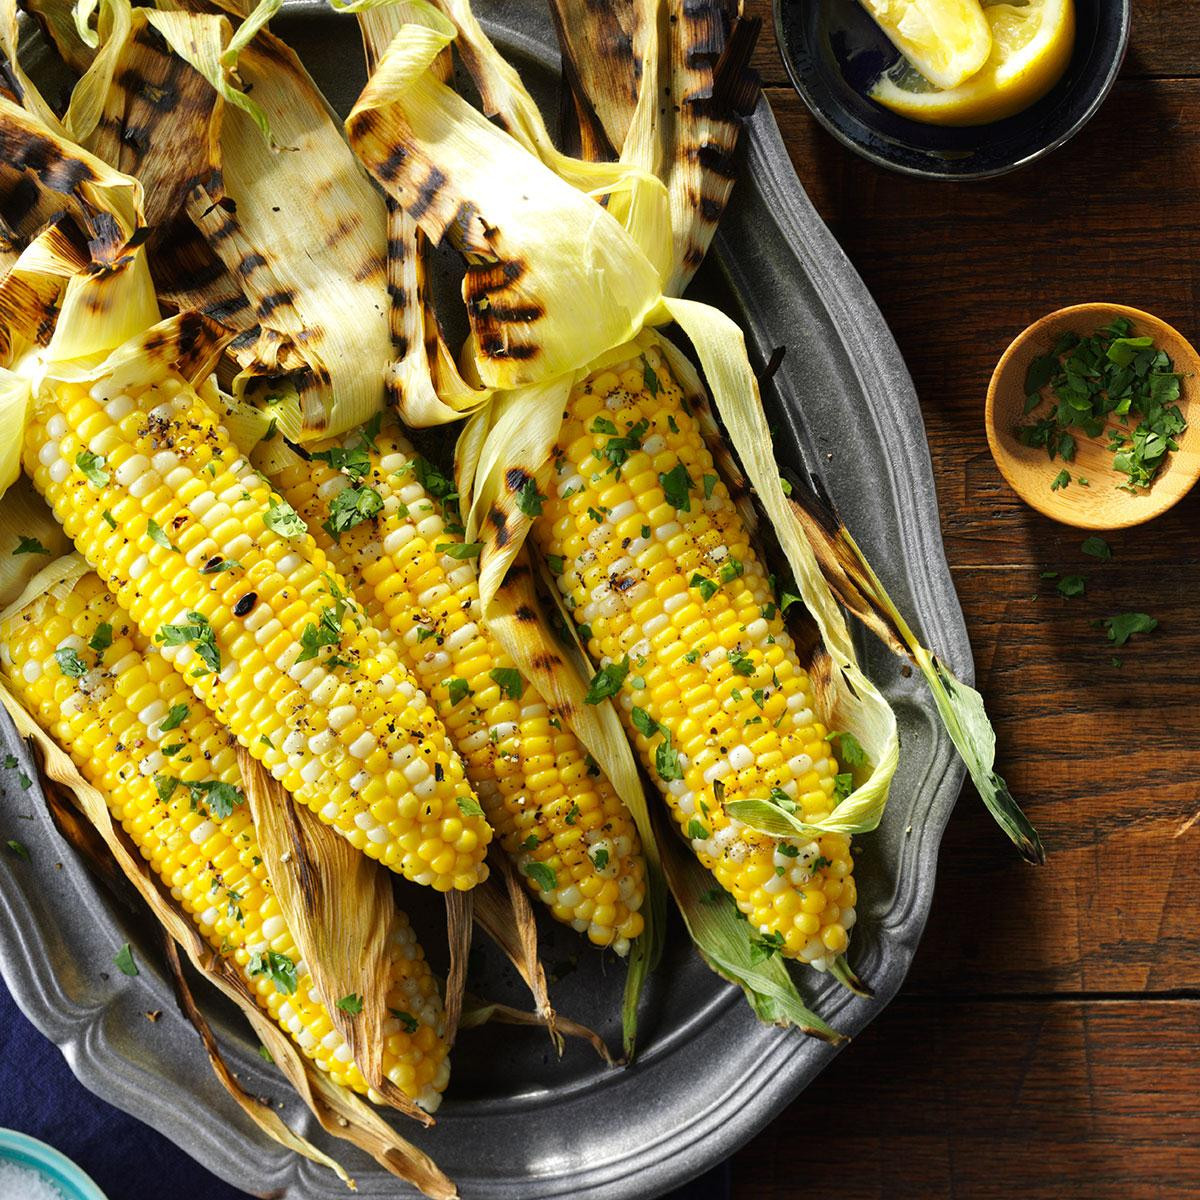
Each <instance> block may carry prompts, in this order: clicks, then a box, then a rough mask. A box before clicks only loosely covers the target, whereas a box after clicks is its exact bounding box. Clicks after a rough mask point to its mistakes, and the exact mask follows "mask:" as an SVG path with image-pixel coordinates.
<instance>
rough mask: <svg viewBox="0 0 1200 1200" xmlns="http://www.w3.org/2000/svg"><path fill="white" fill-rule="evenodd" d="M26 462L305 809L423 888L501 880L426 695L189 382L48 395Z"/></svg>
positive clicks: (141, 613) (102, 385) (108, 381)
mask: <svg viewBox="0 0 1200 1200" xmlns="http://www.w3.org/2000/svg"><path fill="white" fill-rule="evenodd" d="M74 282H75V281H73V283H74ZM85 286H86V284H85ZM24 460H25V467H26V470H27V471H28V472H29V474H30V475H31V477H32V478H33V481H34V485H35V486H36V487H37V489H38V490H39V491H40V492H41V493H42V494H43V495H44V496H45V498H46V499H47V501H48V502H49V503H50V506H51V507H52V509H53V510H54V513H55V516H56V517H57V518H58V519H59V521H61V522H62V524H63V526H64V527H65V529H66V531H67V533H68V534H69V535H70V536H71V538H72V539H73V540H74V541H75V544H76V546H77V547H78V548H79V550H80V552H81V553H82V554H83V556H84V557H85V558H86V559H87V561H88V562H89V563H90V564H91V565H92V566H93V567H94V568H95V569H96V570H97V571H98V572H99V574H100V575H101V576H102V577H103V578H104V579H105V581H106V582H107V583H108V584H109V586H110V587H111V588H113V590H114V591H115V592H116V594H117V596H118V600H119V602H120V604H121V606H122V608H123V609H124V610H125V611H126V612H128V613H129V614H130V616H132V618H133V619H134V621H135V622H136V623H137V625H138V627H139V628H140V629H141V631H142V633H143V634H144V635H145V636H146V637H147V638H148V639H150V640H152V641H154V642H155V643H156V644H157V645H158V646H159V647H160V648H161V651H162V654H163V656H164V657H165V658H166V659H167V660H168V661H170V662H172V663H173V664H174V665H175V666H176V667H177V668H178V669H179V670H180V671H181V672H183V673H185V675H186V677H187V680H188V682H189V683H190V684H191V686H192V688H193V690H194V691H195V692H196V694H197V695H198V696H199V697H200V698H201V699H202V700H203V701H204V702H205V703H206V704H208V705H209V707H210V708H212V710H213V711H214V712H215V713H216V714H217V716H218V718H219V719H220V720H221V721H222V722H223V723H224V724H226V725H228V726H229V728H230V729H231V730H232V731H233V732H234V733H235V734H236V735H237V737H238V739H239V740H240V741H241V742H242V744H243V745H244V746H246V748H247V749H248V750H249V751H250V752H251V753H252V754H253V755H254V756H255V757H256V758H258V759H260V760H261V761H262V762H263V763H264V765H265V766H266V767H267V768H268V770H270V772H271V773H272V775H274V776H275V778H276V779H279V780H280V781H281V782H282V783H283V785H284V786H285V787H286V788H287V789H288V791H290V792H291V793H292V794H293V796H295V797H296V798H297V799H298V800H300V801H302V802H303V803H305V804H307V805H308V806H309V807H310V808H311V809H312V810H313V811H314V812H316V813H317V814H318V816H320V818H321V819H322V820H324V821H325V822H326V823H327V824H329V825H331V826H333V827H334V828H335V829H336V830H337V831H338V832H339V833H341V834H342V835H343V836H345V837H346V838H347V839H349V840H350V841H351V842H352V843H353V844H354V845H355V846H357V847H358V848H360V849H361V850H363V851H364V852H365V853H366V854H368V855H370V856H371V857H373V858H377V859H379V860H380V861H382V862H383V863H385V864H386V865H387V866H389V867H391V868H392V869H394V870H397V871H399V872H401V873H402V874H404V875H405V876H406V877H408V878H409V879H412V880H415V881H416V882H418V883H422V884H428V885H431V886H433V887H435V888H437V889H438V890H441V891H445V890H449V889H451V888H458V889H467V888H470V887H473V886H474V885H475V884H476V883H478V882H479V881H480V880H481V879H482V878H484V877H485V876H486V872H487V868H486V865H485V864H484V861H483V857H484V853H485V850H486V847H487V843H488V841H489V839H490V836H491V831H490V829H489V827H488V825H487V823H486V821H485V820H484V818H483V816H482V814H481V812H480V810H479V807H478V805H477V804H476V802H475V800H474V797H473V795H472V793H471V790H470V787H469V785H468V784H467V781H466V779H465V778H464V774H463V767H462V763H461V761H460V759H459V758H458V756H457V754H455V752H454V750H453V748H452V747H451V745H450V743H449V741H448V739H447V737H446V733H445V730H444V729H443V728H442V727H441V725H440V723H439V722H438V720H437V717H436V715H435V714H434V711H433V709H432V708H431V706H430V705H429V703H428V701H427V700H426V698H425V696H424V694H423V693H422V692H421V690H420V689H419V687H418V686H417V685H416V683H415V681H414V680H413V679H412V677H411V675H410V673H409V672H408V671H407V669H406V668H405V667H404V665H403V664H402V663H400V662H399V661H398V659H397V657H396V655H395V653H394V651H392V650H391V649H390V648H389V647H388V646H386V645H384V644H383V643H382V641H381V639H380V637H379V634H378V632H377V631H376V630H375V629H374V628H373V627H372V626H370V625H369V624H364V627H363V628H359V623H360V622H359V621H358V619H357V614H356V612H355V610H354V608H353V605H352V604H351V603H350V602H349V601H348V599H347V596H346V589H345V586H344V584H343V583H342V581H341V580H340V579H338V577H337V575H336V573H335V572H334V571H332V570H331V569H330V566H329V563H328V561H327V560H326V558H325V555H324V554H323V553H322V552H321V551H320V550H318V549H317V548H316V546H315V545H314V544H313V542H312V539H311V537H310V536H309V534H308V532H307V530H306V529H305V527H304V524H303V522H302V521H301V520H300V519H299V517H297V516H296V514H295V513H294V512H293V511H292V510H291V508H290V507H289V506H288V505H287V504H286V503H285V502H282V501H280V500H279V499H278V498H277V497H275V496H274V495H272V493H271V489H270V488H269V487H268V486H267V484H266V483H265V481H264V480H263V479H262V477H261V476H260V475H258V474H257V472H255V471H254V469H253V468H252V467H251V466H250V464H249V462H248V461H247V460H246V459H245V458H244V457H243V456H241V455H240V454H239V453H238V451H237V450H236V448H235V447H234V446H233V445H232V444H231V442H230V439H229V436H228V434H227V432H226V430H225V429H224V428H223V427H222V426H221V425H220V424H219V423H218V421H217V420H216V418H215V416H214V414H213V412H212V410H211V409H210V407H209V406H208V405H207V404H206V403H205V401H204V400H203V399H201V398H200V396H199V395H198V394H197V393H196V391H195V390H194V389H193V388H192V387H191V386H189V385H188V384H187V382H186V381H185V380H184V379H182V378H181V377H179V376H178V375H177V374H175V373H174V372H172V371H170V370H165V369H161V370H159V371H158V372H150V371H147V372H146V373H145V377H144V378H143V379H142V380H141V382H140V386H137V387H134V386H131V385H129V384H127V383H117V382H115V381H114V380H113V379H112V378H111V377H106V376H105V375H104V374H101V375H100V377H99V379H98V380H97V381H94V382H91V384H90V386H89V383H88V382H83V383H80V382H73V381H63V380H58V381H55V380H50V381H48V382H47V383H45V384H43V386H42V387H41V388H40V390H39V392H38V394H37V396H36V398H35V404H34V412H33V414H32V416H31V419H30V421H29V424H28V427H27V429H26V433H25V452H24Z"/></svg>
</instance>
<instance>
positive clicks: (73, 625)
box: [0, 572, 449, 1111]
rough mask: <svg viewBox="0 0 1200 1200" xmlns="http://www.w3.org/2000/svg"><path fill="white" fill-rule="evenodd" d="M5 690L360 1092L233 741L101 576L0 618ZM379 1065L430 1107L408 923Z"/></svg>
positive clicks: (259, 990)
mask: <svg viewBox="0 0 1200 1200" xmlns="http://www.w3.org/2000/svg"><path fill="white" fill-rule="evenodd" d="M0 663H2V664H3V669H4V672H5V674H6V676H7V677H8V679H9V681H10V685H11V687H12V689H13V691H14V692H15V694H16V695H17V697H18V698H19V699H20V700H21V701H22V702H23V703H24V704H25V706H26V708H27V709H28V710H29V711H30V712H31V713H32V714H33V715H34V716H35V717H36V718H37V719H38V720H39V721H40V722H41V724H42V725H43V727H44V728H45V729H46V730H48V731H49V732H50V733H51V734H52V735H53V736H54V737H55V738H56V739H57V740H58V742H59V744H60V745H61V746H62V747H63V748H64V749H65V750H66V751H67V752H68V753H69V754H70V755H71V757H72V758H73V759H74V761H75V763H76V765H77V766H78V768H79V770H80V771H81V772H82V774H83V775H84V776H85V777H86V778H87V779H88V780H89V781H90V782H91V783H93V784H94V785H95V786H96V787H97V788H99V789H100V791H101V792H103V793H104V795H105V797H106V799H107V802H108V805H109V809H110V811H111V812H112V815H113V818H114V820H116V821H118V822H119V823H120V824H121V826H122V827H123V828H124V830H125V832H126V833H127V834H128V835H129V837H130V839H131V840H132V841H133V843H134V844H135V845H136V846H137V848H138V850H139V852H140V853H141V854H142V856H143V857H144V858H145V859H146V860H147V862H149V863H150V865H151V866H152V867H153V869H154V870H155V872H156V873H157V874H158V876H159V877H160V878H161V879H162V881H163V883H164V884H165V885H166V886H167V887H168V888H170V889H171V892H172V894H173V895H174V896H175V898H176V899H177V900H178V901H179V902H180V903H181V904H182V905H183V907H184V908H185V909H186V910H187V912H188V914H189V916H190V917H191V919H192V920H193V921H194V922H195V924H196V926H197V927H198V928H199V930H200V932H201V933H202V934H203V935H204V937H205V938H206V939H207V940H208V942H209V943H210V944H211V945H212V947H213V948H214V949H215V950H217V951H218V952H219V953H221V954H223V955H228V956H230V957H232V958H233V960H234V961H235V962H236V963H237V964H238V967H239V969H240V970H241V972H242V974H243V976H244V977H245V979H246V981H247V983H248V984H249V986H250V988H251V990H252V991H253V992H254V993H255V995H256V999H257V1001H258V1003H259V1005H260V1006H261V1007H262V1008H263V1009H264V1010H265V1011H266V1012H268V1013H269V1014H270V1015H271V1017H273V1018H274V1019H275V1021H277V1022H278V1024H279V1025H280V1026H281V1027H282V1028H283V1029H285V1030H286V1031H287V1032H288V1033H289V1034H290V1035H291V1036H292V1038H293V1039H294V1040H295V1041H296V1043H297V1044H298V1045H299V1047H300V1048H301V1050H302V1051H303V1052H304V1053H305V1054H306V1055H308V1057H309V1058H311V1059H313V1061H314V1062H316V1064H317V1065H318V1066H319V1067H321V1068H322V1069H323V1070H325V1071H327V1072H328V1073H329V1075H330V1076H331V1077H332V1078H333V1079H334V1081H335V1082H337V1083H340V1084H343V1085H345V1086H347V1087H350V1088H353V1089H354V1090H356V1091H358V1092H362V1093H364V1094H366V1093H368V1088H367V1085H366V1083H365V1081H364V1079H363V1077H362V1075H361V1073H360V1072H359V1070H358V1068H357V1066H356V1065H355V1063H354V1060H353V1058H352V1056H351V1053H350V1050H349V1047H348V1046H347V1045H346V1043H345V1041H344V1039H343V1038H342V1036H341V1034H340V1033H339V1032H338V1031H337V1030H336V1029H335V1028H334V1026H333V1023H332V1022H331V1020H330V1017H329V1013H328V1012H327V1011H326V1009H325V1007H324V1006H323V1004H322V1003H321V1001H320V999H319V997H318V995H317V993H316V991H315V989H314V985H313V980H312V977H311V976H310V974H309V972H308V969H307V967H306V965H305V963H304V962H303V961H302V960H301V957H300V955H299V952H298V951H297V949H296V944H295V942H294V940H293V938H292V935H291V933H290V932H289V930H288V928H287V926H286V925H285V923H284V919H283V917H282V915H281V913H280V908H279V903H278V901H277V899H276V897H275V894H274V892H273V890H272V888H271V884H270V881H269V879H268V878H267V872H266V867H265V866H264V864H263V861H262V857H261V856H260V853H259V847H258V840H257V838H256V836H255V830H254V825H253V823H252V821H251V819H250V814H249V811H248V809H247V806H246V804H245V803H244V796H243V793H242V783H241V777H240V775H239V773H238V768H237V759H236V754H235V751H234V745H233V742H232V739H231V737H230V735H229V733H228V731H227V730H225V729H224V728H223V727H222V726H221V725H220V724H219V723H218V722H217V720H216V719H215V718H214V717H213V716H212V714H210V713H209V712H208V711H207V710H206V709H205V708H204V706H203V705H201V704H200V703H199V702H198V701H197V700H196V699H195V698H194V697H193V696H192V694H191V693H190V691H189V689H188V687H187V684H186V683H185V682H184V680H183V679H182V678H181V677H180V676H179V674H178V672H176V671H175V670H174V669H173V668H172V667H171V665H170V664H169V663H168V662H167V661H166V659H165V657H164V656H163V655H162V654H161V653H159V652H157V651H156V650H155V648H154V647H153V646H151V645H150V644H149V643H148V642H147V641H146V640H145V638H144V637H143V636H142V634H141V633H140V632H139V631H138V629H137V627H136V626H135V625H134V623H133V622H132V621H131V620H130V619H129V617H128V616H126V614H125V613H123V612H122V611H121V609H120V608H119V607H118V605H117V602H116V600H115V599H114V597H113V596H112V594H111V593H110V592H109V591H108V589H107V588H106V587H105V585H104V583H103V581H102V580H101V579H100V577H99V576H98V575H96V574H94V573H92V572H88V573H86V574H84V575H83V576H82V577H81V578H79V579H78V580H77V582H75V584H74V586H73V587H71V589H70V591H69V594H67V595H65V596H63V595H61V593H56V594H55V595H53V596H50V595H47V596H45V597H43V598H42V599H40V600H37V601H35V602H34V603H33V604H31V605H29V606H28V607H26V608H24V609H22V610H21V611H20V612H18V613H16V614H15V615H13V616H11V617H9V618H8V619H7V620H6V621H5V622H4V624H3V625H2V626H0ZM390 960H391V976H390V986H389V989H388V997H387V1005H388V1007H389V1009H391V1010H392V1011H393V1012H394V1013H395V1014H397V1015H395V1016H393V1017H392V1018H391V1020H390V1022H389V1024H388V1026H387V1027H386V1031H387V1045H386V1049H385V1052H384V1068H385V1071H386V1074H387V1076H388V1078H389V1079H390V1080H391V1081H392V1082H393V1083H394V1084H396V1086H397V1087H399V1088H400V1089H401V1090H402V1091H403V1092H404V1093H405V1095H407V1096H408V1097H410V1098H411V1099H412V1100H415V1101H416V1102H417V1103H419V1104H420V1105H421V1106H422V1107H423V1108H425V1109H427V1110H429V1111H433V1110H434V1109H435V1108H436V1107H437V1103H438V1100H439V1098H440V1093H441V1091H442V1090H443V1089H444V1088H445V1086H446V1083H447V1080H448V1077H449V1060H448V1057H447V1045H446V1041H445V1039H444V1036H443V1035H444V1016H443V1013H442V1004H441V999H440V996H439V993H438V989H437V984H436V981H435V980H434V978H433V976H432V974H431V972H430V970H429V966H428V964H427V963H426V962H425V960H424V956H423V953H422V951H421V947H420V946H419V945H418V944H417V941H416V936H415V934H414V933H413V930H412V927H411V926H410V925H409V922H408V919H407V917H405V916H404V915H403V914H397V920H396V924H395V929H394V933H393V940H392V945H391V953H390Z"/></svg>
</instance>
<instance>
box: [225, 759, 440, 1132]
mask: <svg viewBox="0 0 1200 1200" xmlns="http://www.w3.org/2000/svg"><path fill="white" fill-rule="evenodd" d="M237 757H238V769H239V771H240V772H241V775H242V782H243V785H244V791H245V795H246V800H247V802H248V803H249V806H250V815H251V817H252V819H253V821H254V831H255V834H256V835H257V837H258V842H259V847H260V853H261V854H262V858H263V863H264V864H265V865H266V868H267V877H268V878H269V879H270V880H271V885H272V887H273V888H274V891H275V895H276V898H277V899H278V900H279V908H280V911H281V912H282V914H283V919H284V923H285V924H286V925H287V927H288V930H289V932H290V933H291V935H292V937H293V938H294V939H295V941H296V947H297V949H298V950H299V951H300V957H301V958H302V959H303V960H304V962H305V964H306V965H307V967H308V971H309V974H310V975H311V976H312V979H313V984H314V985H315V987H316V990H317V994H318V995H319V996H320V998H321V1003H322V1004H324V1006H325V1010H326V1011H327V1012H328V1013H329V1019H330V1020H331V1021H332V1022H333V1024H334V1027H335V1028H336V1029H337V1031H338V1032H339V1033H340V1034H341V1035H342V1037H343V1038H345V1039H346V1044H347V1045H348V1046H349V1047H350V1052H351V1053H352V1054H353V1056H354V1062H355V1064H356V1065H357V1066H358V1069H359V1071H360V1072H361V1073H362V1077H363V1078H364V1079H365V1080H366V1081H367V1083H368V1085H369V1086H370V1087H372V1088H373V1089H374V1090H375V1091H376V1092H378V1093H379V1095H380V1096H382V1097H383V1099H384V1100H386V1101H387V1103H388V1104H390V1105H391V1106H392V1107H393V1108H395V1109H397V1110H399V1111H400V1112H402V1113H404V1114H405V1115H407V1116H410V1117H412V1118H414V1119H415V1120H418V1121H420V1122H421V1123H422V1124H424V1125H432V1124H433V1119H432V1118H431V1117H430V1116H429V1115H428V1114H427V1113H425V1112H424V1111H422V1109H420V1108H419V1107H418V1106H417V1105H416V1103H415V1102H414V1101H412V1100H411V1099H409V1097H408V1096H406V1095H405V1094H404V1093H403V1092H402V1091H401V1090H400V1089H399V1088H398V1087H397V1086H396V1085H395V1084H394V1083H392V1081H391V1080H390V1079H388V1077H387V1075H386V1074H385V1072H384V1067H383V1054H384V1049H385V1044H386V1041H387V1035H386V1034H385V1033H384V1024H385V1022H386V1021H387V1020H388V1009H387V994H388V988H389V985H390V982H391V955H390V946H391V935H392V933H393V931H394V927H395V916H396V902H395V900H394V898H393V896H392V887H391V881H390V880H389V879H388V878H386V872H385V871H384V869H383V868H382V867H380V866H379V865H378V864H377V863H373V862H371V860H370V859H368V858H367V857H366V856H365V855H363V854H361V853H360V852H359V851H358V850H356V849H355V848H354V847H353V846H351V845H350V844H349V843H348V842H347V841H346V840H345V839H344V838H341V837H338V835H337V834H335V833H334V832H333V831H332V830H331V829H330V828H329V827H328V826H327V825H324V824H322V822H321V821H320V820H318V819H317V818H316V817H315V816H314V815H313V814H312V813H311V812H309V810H308V809H306V808H305V807H304V806H303V805H301V804H293V803H292V800H291V797H290V796H289V795H288V794H287V792H286V791H285V790H284V789H283V787H282V786H281V785H280V784H279V783H278V781H277V780H275V779H274V778H273V777H272V776H271V775H270V774H269V773H268V772H267V771H266V770H264V768H263V767H262V765H261V764H260V763H259V762H257V761H256V760H255V759H254V757H253V756H252V755H251V754H250V753H249V752H248V751H247V750H246V749H245V748H244V747H242V746H238V747H237ZM346 996H358V997H359V998H360V999H361V1001H362V1005H361V1008H360V1011H358V1012H357V1013H352V1012H347V1011H346V1010H345V1009H343V1008H341V1007H339V1005H338V1001H339V1000H341V999H343V998H344V997H346Z"/></svg>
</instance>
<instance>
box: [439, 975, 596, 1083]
mask: <svg viewBox="0 0 1200 1200" xmlns="http://www.w3.org/2000/svg"><path fill="white" fill-rule="evenodd" d="M490 1021H496V1022H498V1023H499V1024H501V1025H523V1026H526V1027H532V1028H544V1027H545V1025H546V1018H545V1017H544V1016H542V1014H541V1013H535V1012H525V1011H524V1010H523V1009H520V1008H512V1007H511V1006H510V1005H507V1004H500V1003H499V1002H498V1001H495V1000H481V999H480V998H479V997H478V996H472V995H470V994H469V993H468V994H467V996H466V997H465V1000H464V1004H463V1014H462V1020H461V1022H460V1023H459V1028H460V1029H478V1028H480V1027H481V1026H483V1025H486V1024H488V1022H490ZM555 1021H556V1028H557V1029H558V1032H559V1033H561V1034H565V1035H566V1036H567V1037H574V1038H580V1039H581V1040H583V1041H585V1042H587V1043H588V1044H589V1045H590V1046H591V1047H592V1049H593V1050H595V1051H596V1053H597V1054H598V1055H599V1056H600V1057H601V1059H603V1060H604V1062H605V1064H606V1065H607V1066H610V1067H615V1066H616V1065H617V1064H616V1063H615V1062H614V1061H613V1056H612V1055H611V1054H610V1053H609V1049H608V1047H607V1046H606V1045H605V1044H604V1039H603V1038H602V1037H601V1036H600V1035H599V1034H598V1033H596V1032H595V1030H592V1029H589V1028H588V1027H587V1026H586V1025H581V1024H580V1023H579V1022H578V1021H572V1020H571V1019H570V1018H569V1017H563V1016H557V1017H556V1018H555Z"/></svg>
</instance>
